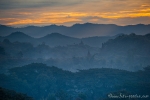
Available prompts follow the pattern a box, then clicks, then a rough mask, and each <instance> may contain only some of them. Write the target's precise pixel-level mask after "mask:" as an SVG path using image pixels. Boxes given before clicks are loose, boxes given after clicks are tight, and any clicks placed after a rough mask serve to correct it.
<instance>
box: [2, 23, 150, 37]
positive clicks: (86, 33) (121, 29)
mask: <svg viewBox="0 0 150 100" xmlns="http://www.w3.org/2000/svg"><path fill="white" fill-rule="evenodd" d="M149 29H150V25H143V24H137V25H127V26H117V25H115V24H92V23H85V24H74V25H73V26H70V27H66V26H57V25H49V26H43V27H38V26H27V27H23V28H13V27H9V26H5V25H0V35H1V36H7V35H9V34H11V33H12V32H16V31H21V32H24V33H26V34H27V35H31V36H32V37H43V36H46V35H48V34H50V33H61V34H63V35H67V36H71V37H78V38H84V37H93V36H110V35H111V36H112V35H115V34H119V33H125V34H130V33H132V32H134V33H136V34H138V35H143V34H147V33H150V30H149Z"/></svg>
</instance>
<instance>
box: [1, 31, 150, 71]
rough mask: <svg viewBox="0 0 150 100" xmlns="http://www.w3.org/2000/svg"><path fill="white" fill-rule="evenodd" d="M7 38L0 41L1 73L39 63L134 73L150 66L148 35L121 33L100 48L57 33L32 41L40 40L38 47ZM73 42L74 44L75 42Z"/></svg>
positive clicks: (74, 69)
mask: <svg viewBox="0 0 150 100" xmlns="http://www.w3.org/2000/svg"><path fill="white" fill-rule="evenodd" d="M17 34H23V33H20V32H19V33H17ZM12 35H14V33H13V34H11V36H12ZM15 35H16V33H15ZM21 36H22V35H21ZM24 36H26V35H24ZM8 37H10V36H8ZM16 37H19V35H18V36H16ZM26 37H28V36H26ZM115 37H116V38H115ZM28 38H31V37H28ZM93 38H98V37H93ZM9 39H10V40H11V38H5V39H4V40H3V41H2V42H0V51H1V52H0V53H1V54H0V55H1V56H0V57H1V58H0V66H1V69H3V71H4V70H5V71H6V70H7V69H8V68H12V67H16V66H23V65H25V64H29V63H32V62H37V63H38V62H42V63H45V64H47V65H49V66H52V65H54V66H57V67H59V68H62V69H65V70H70V71H76V70H77V69H89V68H102V67H103V68H117V69H124V70H129V71H136V70H139V69H142V68H143V67H145V66H148V65H150V34H146V35H136V34H134V33H131V34H129V35H124V34H120V35H118V36H114V37H113V38H112V37H111V39H109V40H108V41H105V42H103V43H101V45H102V47H92V46H91V45H88V44H87V43H85V41H84V39H77V38H71V37H68V36H64V35H61V34H59V33H52V34H50V35H47V36H45V37H42V38H39V39H35V38H31V39H33V40H35V41H39V44H37V45H33V44H32V42H31V43H30V41H28V42H27V41H26V42H18V41H19V39H20V38H15V39H18V40H16V42H11V41H10V40H9ZM87 39H89V38H87ZM90 39H92V38H90ZM27 40H28V39H27ZM92 40H96V39H92ZM92 40H91V41H92ZM14 41H15V40H14ZM40 41H41V42H40ZM57 41H59V42H57ZM75 41H77V43H74V42H75ZM96 41H101V39H99V40H96ZM88 42H89V43H90V41H88ZM36 43H38V42H36ZM65 43H66V44H65ZM91 43H92V42H91ZM93 43H94V42H93ZM48 44H49V45H48ZM95 44H96V43H95ZM52 45H53V46H52ZM54 45H55V46H54ZM1 71H2V70H1Z"/></svg>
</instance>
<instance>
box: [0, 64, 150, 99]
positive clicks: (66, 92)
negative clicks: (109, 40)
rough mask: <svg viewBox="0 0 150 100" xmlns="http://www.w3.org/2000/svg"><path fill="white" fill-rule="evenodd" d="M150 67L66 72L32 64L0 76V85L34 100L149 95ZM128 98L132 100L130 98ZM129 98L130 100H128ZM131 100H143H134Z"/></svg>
mask: <svg viewBox="0 0 150 100" xmlns="http://www.w3.org/2000/svg"><path fill="white" fill-rule="evenodd" d="M149 76H150V67H149V66H148V67H145V68H144V69H143V70H140V71H137V72H129V71H125V70H118V69H111V68H101V69H97V68H94V69H88V70H79V71H78V72H76V73H72V72H70V71H65V70H62V69H59V68H57V67H54V66H47V65H45V64H42V63H32V64H29V65H26V66H22V67H16V68H12V69H10V70H9V73H8V74H7V75H5V74H1V75H0V86H1V87H5V88H8V89H12V90H15V91H17V92H21V93H24V94H27V95H29V96H32V97H33V98H34V99H35V100H105V99H110V98H109V97H108V95H109V94H111V93H112V94H114V95H115V94H116V95H119V93H122V94H124V95H136V94H137V95H141V96H142V95H145V96H146V97H145V98H144V99H143V100H148V99H149V95H150V78H149ZM128 99H129V98H128ZM128 99H127V100H128ZM131 100H141V98H134V99H133V98H132V99H131Z"/></svg>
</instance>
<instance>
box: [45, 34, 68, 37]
mask: <svg viewBox="0 0 150 100" xmlns="http://www.w3.org/2000/svg"><path fill="white" fill-rule="evenodd" d="M64 36H65V35H62V34H60V33H51V34H48V35H46V36H45V37H64Z"/></svg>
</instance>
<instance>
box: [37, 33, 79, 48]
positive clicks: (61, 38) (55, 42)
mask: <svg viewBox="0 0 150 100" xmlns="http://www.w3.org/2000/svg"><path fill="white" fill-rule="evenodd" d="M38 41H41V42H45V43H46V44H47V45H49V46H52V47H53V46H65V45H69V44H74V43H79V42H80V39H78V38H73V37H69V36H65V35H62V34H59V33H51V34H48V35H46V36H44V37H42V38H39V39H38Z"/></svg>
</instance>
